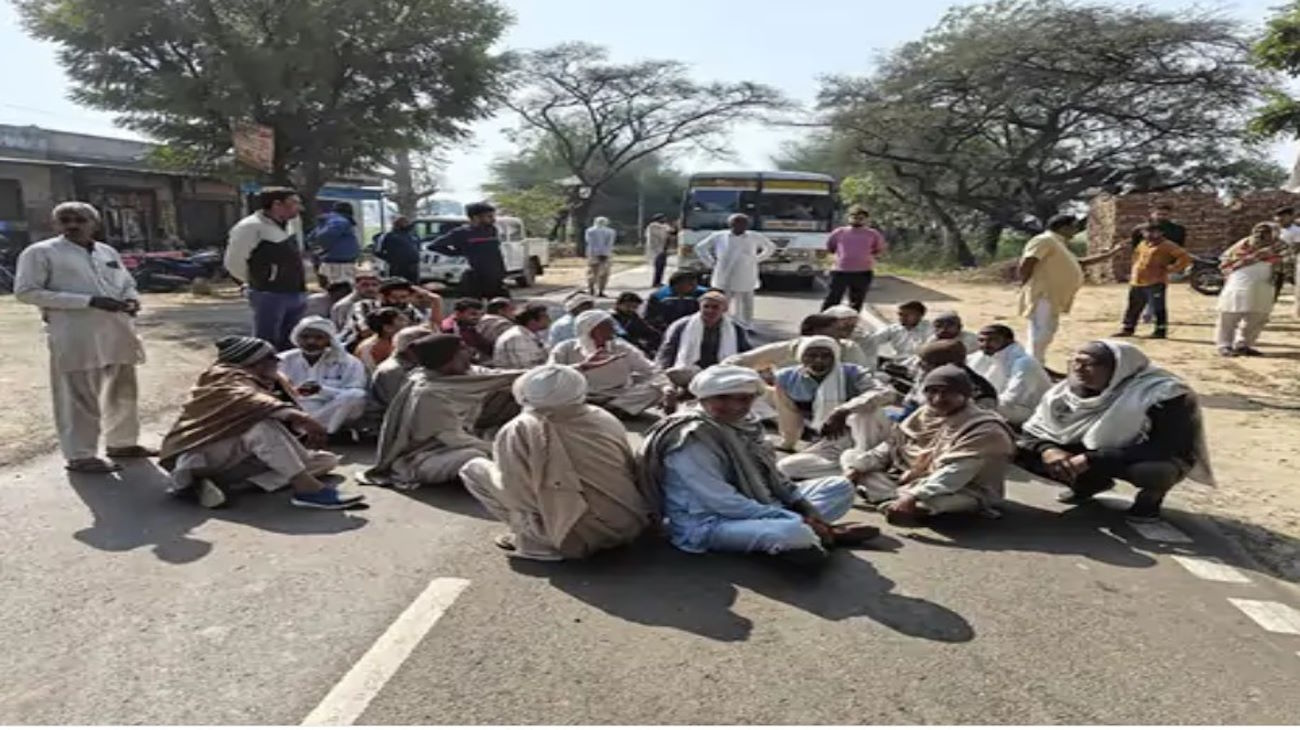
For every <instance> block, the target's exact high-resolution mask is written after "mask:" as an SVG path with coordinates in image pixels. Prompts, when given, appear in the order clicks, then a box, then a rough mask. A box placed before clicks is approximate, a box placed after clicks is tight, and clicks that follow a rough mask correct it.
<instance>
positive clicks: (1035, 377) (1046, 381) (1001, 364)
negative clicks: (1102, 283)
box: [966, 324, 1052, 428]
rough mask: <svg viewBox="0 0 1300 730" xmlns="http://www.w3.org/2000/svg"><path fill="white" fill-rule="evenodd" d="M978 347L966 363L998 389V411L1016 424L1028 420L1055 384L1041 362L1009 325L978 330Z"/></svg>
mask: <svg viewBox="0 0 1300 730" xmlns="http://www.w3.org/2000/svg"><path fill="white" fill-rule="evenodd" d="M978 347H979V349H978V350H976V351H975V352H972V353H971V354H970V355H968V356H967V357H966V365H967V367H969V368H970V369H971V370H974V371H975V372H976V373H978V374H980V375H981V376H983V378H984V379H985V380H987V381H989V384H991V385H992V386H993V387H994V388H996V389H997V391H998V406H997V411H998V414H999V415H1001V416H1002V417H1003V418H1004V419H1006V421H1007V423H1009V424H1011V425H1012V426H1013V427H1015V428H1019V427H1020V424H1022V423H1024V422H1025V421H1028V420H1029V417H1030V416H1032V415H1034V411H1035V410H1036V409H1037V408H1038V401H1040V400H1042V399H1043V395H1045V394H1046V393H1047V391H1048V389H1050V388H1051V387H1052V379H1051V378H1050V377H1049V376H1048V375H1047V370H1045V369H1044V368H1043V365H1042V363H1040V362H1038V360H1036V359H1034V356H1033V355H1031V354H1030V353H1029V351H1028V350H1026V349H1025V348H1023V347H1021V346H1020V343H1019V342H1016V334H1015V332H1013V331H1012V330H1011V328H1010V327H1007V326H1006V325H1002V324H991V325H988V326H987V327H984V328H982V329H981V330H980V332H979V345H978Z"/></svg>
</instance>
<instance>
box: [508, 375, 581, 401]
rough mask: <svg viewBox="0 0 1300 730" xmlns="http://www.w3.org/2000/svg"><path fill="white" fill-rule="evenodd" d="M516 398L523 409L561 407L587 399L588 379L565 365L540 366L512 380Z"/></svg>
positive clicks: (512, 389)
mask: <svg viewBox="0 0 1300 730" xmlns="http://www.w3.org/2000/svg"><path fill="white" fill-rule="evenodd" d="M511 392H513V393H514V396H515V401H517V402H518V403H519V405H521V406H523V407H524V408H534V409H537V408H541V409H546V408H561V407H563V406H572V405H577V404H579V403H582V402H583V401H585V400H586V399H587V378H586V377H585V376H583V374H582V373H580V372H578V371H577V370H576V369H575V368H571V367H569V366H568V365H540V366H538V367H535V368H533V369H532V370H529V371H528V372H526V373H524V374H523V375H521V376H519V377H518V378H516V379H515V383H514V385H513V386H511Z"/></svg>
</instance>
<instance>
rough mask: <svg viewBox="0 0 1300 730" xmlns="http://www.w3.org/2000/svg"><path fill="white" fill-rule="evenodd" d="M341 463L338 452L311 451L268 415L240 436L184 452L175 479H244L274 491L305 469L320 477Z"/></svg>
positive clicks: (181, 483) (183, 482)
mask: <svg viewBox="0 0 1300 730" xmlns="http://www.w3.org/2000/svg"><path fill="white" fill-rule="evenodd" d="M338 465H339V455H338V454H334V453H330V452H328V451H311V450H308V449H307V447H305V446H303V445H302V442H300V441H298V439H297V438H295V437H294V435H293V433H291V432H290V431H289V429H288V428H286V427H285V425H284V424H283V423H280V422H279V421H276V420H274V419H270V418H268V419H265V420H262V421H258V422H257V423H256V424H255V425H254V426H253V427H252V428H250V429H248V430H247V431H245V432H244V433H242V434H240V435H239V436H233V437H231V438H228V439H222V440H220V441H214V442H212V443H210V444H208V445H206V446H202V447H199V448H197V449H192V450H190V451H186V452H183V453H182V454H181V455H180V456H178V457H177V458H176V467H175V468H174V469H172V479H173V480H174V481H175V482H176V484H177V486H180V487H186V486H189V485H190V484H193V482H194V480H195V479H203V478H209V479H215V480H216V481H221V482H223V483H228V482H231V481H241V480H242V481H249V482H252V483H253V484H256V485H257V486H259V487H261V488H262V489H264V490H266V491H268V492H274V491H276V490H277V489H281V488H283V487H285V486H288V484H289V482H290V480H292V479H293V478H294V477H296V476H298V475H299V474H301V473H303V472H304V471H305V472H307V473H309V474H311V475H312V476H315V477H319V476H324V475H326V474H328V473H330V472H331V471H333V470H334V469H335V468H336V467H337V466H338Z"/></svg>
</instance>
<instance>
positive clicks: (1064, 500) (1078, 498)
mask: <svg viewBox="0 0 1300 730" xmlns="http://www.w3.org/2000/svg"><path fill="white" fill-rule="evenodd" d="M1096 496H1097V495H1095V494H1084V493H1082V492H1076V491H1074V490H1073V489H1067V490H1065V491H1063V492H1061V493H1060V494H1058V495H1056V501H1057V502H1060V503H1061V504H1083V503H1085V502H1091V501H1092V500H1093V498H1094V497H1096Z"/></svg>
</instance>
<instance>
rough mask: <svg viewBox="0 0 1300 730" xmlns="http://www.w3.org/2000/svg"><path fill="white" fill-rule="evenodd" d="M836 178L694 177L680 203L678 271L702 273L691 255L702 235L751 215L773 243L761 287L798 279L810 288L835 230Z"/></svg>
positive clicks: (775, 174)
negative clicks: (736, 217)
mask: <svg viewBox="0 0 1300 730" xmlns="http://www.w3.org/2000/svg"><path fill="white" fill-rule="evenodd" d="M837 200H838V199H837V196H836V185H835V178H833V177H831V176H830V175H822V174H819V173H814V172H753V171H750V172H706V173H698V174H695V175H692V176H691V178H690V181H689V182H688V183H687V187H686V194H685V196H684V197H683V200H682V227H681V232H680V234H679V235H678V239H677V241H678V244H677V261H676V265H677V268H679V269H687V270H690V271H698V272H701V273H703V272H706V271H707V270H708V267H707V266H705V265H704V262H702V261H700V259H699V257H697V256H696V255H695V245H696V244H698V243H699V242H700V241H701V240H703V239H704V237H705V236H707V235H709V234H710V233H713V232H714V231H718V230H721V229H723V228H726V227H727V218H728V217H729V216H731V215H732V214H733V213H744V214H745V215H747V216H749V219H750V228H751V229H752V230H756V231H759V232H761V233H763V235H765V236H767V237H768V238H769V239H771V241H772V243H773V244H775V245H776V248H777V252H776V254H775V255H774V256H772V258H770V259H768V260H767V261H764V262H763V263H762V264H761V265H760V266H759V270H760V273H761V274H762V277H763V280H764V282H765V283H766V282H768V281H770V280H771V279H772V278H774V277H792V278H797V279H798V280H799V282H800V283H801V284H803V285H804V286H806V287H811V286H812V284H813V281H814V279H815V278H816V277H817V276H818V275H819V274H821V273H822V272H824V271H825V270H826V268H827V265H828V263H829V261H830V254H829V252H828V251H827V250H826V237H827V236H828V235H829V234H830V232H831V231H832V230H833V229H834V228H835V225H836V220H837V219H838V215H837V214H838V208H839V205H838V202H837Z"/></svg>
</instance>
